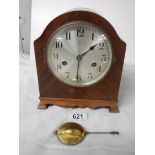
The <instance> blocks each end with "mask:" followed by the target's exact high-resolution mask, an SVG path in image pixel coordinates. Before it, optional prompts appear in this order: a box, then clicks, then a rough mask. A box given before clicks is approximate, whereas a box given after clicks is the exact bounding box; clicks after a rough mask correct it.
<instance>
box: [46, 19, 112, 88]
mask: <svg viewBox="0 0 155 155" xmlns="http://www.w3.org/2000/svg"><path fill="white" fill-rule="evenodd" d="M78 24H79V25H80V24H81V25H82V24H84V25H89V26H92V27H93V28H96V29H97V30H99V31H100V32H101V33H102V34H104V36H105V37H106V38H107V40H108V43H109V44H110V52H111V53H110V55H111V60H110V64H109V65H108V67H107V68H106V70H105V71H104V72H103V73H102V74H101V75H100V76H99V77H98V78H96V79H94V80H93V81H94V82H86V83H82V84H80V83H79V85H78V84H77V85H76V84H74V83H73V84H71V83H69V82H66V81H63V80H62V79H61V77H60V76H58V75H57V74H56V73H55V72H54V71H53V70H52V69H51V67H50V65H49V63H48V57H47V52H48V46H49V44H50V42H51V40H52V38H53V37H54V36H55V35H56V34H57V32H59V31H61V30H62V29H63V28H65V27H67V26H70V25H78ZM44 52H45V61H46V63H47V66H48V68H49V70H50V72H51V74H53V75H54V76H55V77H56V78H58V80H59V81H60V82H63V83H64V84H66V85H68V86H71V87H77V88H83V87H89V86H92V85H95V84H96V83H98V82H100V81H101V80H103V79H104V78H105V77H106V76H107V74H108V73H109V72H110V70H111V66H112V63H113V61H114V54H113V47H112V44H111V41H110V39H109V37H108V36H107V34H106V32H105V31H104V30H103V29H101V28H100V27H99V26H97V25H96V24H94V23H90V22H87V21H79V20H78V21H72V22H68V23H66V24H64V25H62V26H60V27H58V28H57V29H56V30H55V32H53V33H52V34H51V36H50V37H49V39H48V41H47V44H46V47H45V51H44Z"/></svg>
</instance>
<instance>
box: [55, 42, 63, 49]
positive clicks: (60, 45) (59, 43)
mask: <svg viewBox="0 0 155 155" xmlns="http://www.w3.org/2000/svg"><path fill="white" fill-rule="evenodd" d="M55 46H56V48H62V46H63V45H62V42H56V44H55Z"/></svg>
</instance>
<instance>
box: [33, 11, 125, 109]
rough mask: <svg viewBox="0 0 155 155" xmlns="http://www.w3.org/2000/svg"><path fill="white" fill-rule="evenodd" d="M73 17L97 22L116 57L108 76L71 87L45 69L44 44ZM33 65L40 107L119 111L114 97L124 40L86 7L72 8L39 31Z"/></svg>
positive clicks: (117, 90) (120, 69) (101, 18)
mask: <svg viewBox="0 0 155 155" xmlns="http://www.w3.org/2000/svg"><path fill="white" fill-rule="evenodd" d="M72 21H88V22H92V23H94V24H96V25H98V26H99V27H100V28H101V29H103V30H104V31H105V32H106V35H107V36H108V37H109V39H110V41H111V44H112V48H113V54H114V57H115V61H114V62H113V64H112V67H111V70H110V71H109V73H108V74H107V76H106V77H105V78H104V79H102V80H101V81H100V82H99V83H97V84H95V85H93V86H89V87H85V88H74V87H70V86H68V85H66V84H63V83H62V82H60V81H59V80H58V79H57V78H56V77H55V76H54V75H53V74H52V73H51V72H50V71H49V69H48V66H47V63H46V61H45V52H46V51H45V47H46V43H47V41H48V39H49V37H50V36H51V35H52V34H53V33H54V32H55V30H56V29H57V28H59V27H60V26H62V25H63V24H66V23H68V22H72ZM34 48H35V57H36V66H37V74H38V82H39V91H40V103H39V106H38V107H39V108H46V107H47V106H48V105H58V106H62V107H90V108H98V107H109V110H110V112H118V107H117V98H118V92H119V86H120V80H121V74H122V69H123V62H124V56H125V49H126V44H125V43H124V42H123V41H122V40H121V39H120V38H119V36H118V35H117V33H116V31H115V29H114V28H113V27H112V25H111V24H110V23H109V22H108V21H107V20H106V19H104V18H103V17H101V16H99V15H97V14H95V13H92V12H88V11H72V12H67V13H65V14H62V15H60V16H58V17H57V18H55V19H54V20H52V21H51V22H50V23H49V24H48V26H47V27H46V28H45V30H44V32H43V33H42V35H41V36H40V37H39V38H38V39H37V40H35V41H34Z"/></svg>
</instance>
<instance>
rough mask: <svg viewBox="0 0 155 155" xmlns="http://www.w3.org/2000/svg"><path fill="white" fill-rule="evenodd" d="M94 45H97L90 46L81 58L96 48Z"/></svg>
mask: <svg viewBox="0 0 155 155" xmlns="http://www.w3.org/2000/svg"><path fill="white" fill-rule="evenodd" d="M96 45H97V44H95V45H93V46H91V47H90V48H89V50H88V51H86V52H84V53H82V54H81V56H84V55H86V54H87V53H88V52H89V51H92V50H93V49H94V48H95V47H96Z"/></svg>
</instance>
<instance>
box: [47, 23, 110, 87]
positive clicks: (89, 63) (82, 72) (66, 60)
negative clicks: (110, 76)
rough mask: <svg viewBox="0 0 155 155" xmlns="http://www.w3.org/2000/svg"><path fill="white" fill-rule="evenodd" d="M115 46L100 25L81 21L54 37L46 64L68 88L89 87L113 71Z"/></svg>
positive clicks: (48, 47)
mask: <svg viewBox="0 0 155 155" xmlns="http://www.w3.org/2000/svg"><path fill="white" fill-rule="evenodd" d="M112 57H113V53H112V46H111V44H110V41H109V39H108V37H107V36H106V34H105V33H104V31H102V30H101V29H100V28H99V27H97V26H96V25H94V24H92V23H89V22H83V21H77V22H72V23H68V24H65V25H63V26H62V27H60V28H59V29H57V30H56V32H55V33H54V34H53V35H51V36H50V38H49V40H48V43H47V46H46V60H47V64H48V66H49V69H50V71H51V72H52V73H53V74H54V75H55V76H56V77H57V78H58V79H59V80H60V81H62V82H64V83H65V84H68V85H71V86H74V87H86V86H89V85H93V84H95V83H96V82H98V81H100V80H101V79H102V78H103V77H105V75H106V74H107V73H108V71H109V70H110V67H111V64H112Z"/></svg>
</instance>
